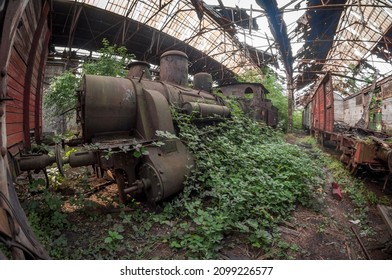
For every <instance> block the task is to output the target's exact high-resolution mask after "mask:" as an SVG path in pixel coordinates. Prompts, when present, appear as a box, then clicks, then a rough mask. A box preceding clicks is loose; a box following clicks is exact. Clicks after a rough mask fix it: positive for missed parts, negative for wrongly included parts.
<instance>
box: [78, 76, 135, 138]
mask: <svg viewBox="0 0 392 280" xmlns="http://www.w3.org/2000/svg"><path fill="white" fill-rule="evenodd" d="M83 85H84V88H83V91H82V93H81V94H82V97H81V98H82V99H81V101H80V104H79V106H78V107H79V108H80V109H82V111H81V118H82V120H83V122H82V128H83V137H84V139H85V141H86V142H90V141H91V140H92V138H94V137H98V136H101V135H109V134H115V133H121V132H127V133H128V134H129V133H131V130H132V129H133V128H134V127H135V124H136V113H137V111H136V110H137V109H136V92H135V89H134V86H133V83H132V81H131V80H128V79H122V78H114V77H103V76H92V75H86V76H84V77H83Z"/></svg>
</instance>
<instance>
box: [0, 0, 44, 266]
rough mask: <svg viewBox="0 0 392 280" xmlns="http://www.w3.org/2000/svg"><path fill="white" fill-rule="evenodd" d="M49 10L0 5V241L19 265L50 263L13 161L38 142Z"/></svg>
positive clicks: (37, 5)
mask: <svg viewBox="0 0 392 280" xmlns="http://www.w3.org/2000/svg"><path fill="white" fill-rule="evenodd" d="M49 9H50V3H49V1H44V0H42V1H28V0H19V1H11V0H6V1H2V3H1V4H0V30H1V33H0V34H1V37H0V67H1V68H0V71H1V75H0V124H1V125H0V151H1V154H0V235H1V236H2V240H6V243H8V244H12V245H9V246H10V252H11V254H12V257H13V258H16V259H22V258H48V255H47V253H46V252H45V250H44V248H43V247H42V246H41V245H40V244H39V243H38V242H37V240H36V238H35V237H34V234H33V232H32V230H31V229H30V227H29V225H28V222H27V219H26V216H25V214H24V211H23V209H22V207H21V206H20V204H19V201H18V199H17V195H16V192H15V189H14V187H13V182H12V177H11V174H10V171H9V170H10V169H9V159H10V158H11V157H12V156H15V155H16V154H17V153H18V151H19V149H21V148H24V147H27V148H28V147H30V146H31V136H34V137H35V140H39V135H40V129H41V96H42V81H43V73H44V67H45V61H46V56H47V52H48V42H49V36H50V32H49V27H48V13H49ZM15 229H17V230H15ZM4 257H5V256H4V255H3V254H2V253H1V251H0V259H1V258H4Z"/></svg>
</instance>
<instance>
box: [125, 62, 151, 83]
mask: <svg viewBox="0 0 392 280" xmlns="http://www.w3.org/2000/svg"><path fill="white" fill-rule="evenodd" d="M127 78H143V79H147V80H152V77H151V72H150V64H149V63H147V62H144V61H134V62H131V63H129V64H128V75H127Z"/></svg>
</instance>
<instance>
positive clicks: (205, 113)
mask: <svg viewBox="0 0 392 280" xmlns="http://www.w3.org/2000/svg"><path fill="white" fill-rule="evenodd" d="M182 109H183V112H185V113H186V114H188V115H192V114H194V115H196V116H198V117H201V118H205V117H214V116H218V117H223V118H227V117H229V116H230V109H229V108H228V107H226V106H222V105H215V104H205V103H199V102H186V103H184V105H183V106H182Z"/></svg>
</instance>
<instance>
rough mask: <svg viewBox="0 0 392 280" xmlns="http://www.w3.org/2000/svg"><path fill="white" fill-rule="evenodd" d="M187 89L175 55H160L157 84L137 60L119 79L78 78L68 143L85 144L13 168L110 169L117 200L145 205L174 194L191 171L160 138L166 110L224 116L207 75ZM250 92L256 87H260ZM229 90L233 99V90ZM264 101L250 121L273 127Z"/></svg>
mask: <svg viewBox="0 0 392 280" xmlns="http://www.w3.org/2000/svg"><path fill="white" fill-rule="evenodd" d="M187 85H188V57H187V55H186V54H185V53H183V52H180V51H168V52H165V53H164V54H162V56H161V63H160V76H159V81H155V80H153V79H152V78H151V73H150V71H149V65H148V64H147V63H145V62H133V63H131V64H130V65H129V72H128V77H127V78H115V77H106V76H105V77H104V76H93V75H85V76H84V77H83V81H82V86H81V89H80V91H79V92H78V100H79V101H78V107H77V120H78V121H79V122H80V124H81V128H82V138H80V139H77V141H73V142H77V143H79V144H89V145H88V148H87V149H86V148H84V149H82V150H80V151H78V152H74V153H71V154H70V156H69V157H68V158H67V159H65V160H64V161H63V159H62V156H61V148H60V146H59V145H57V146H56V153H55V154H56V156H55V157H50V156H48V155H46V154H33V155H25V156H21V157H19V158H18V159H17V168H18V169H19V170H20V171H27V170H34V169H35V170H37V169H43V168H45V167H46V166H48V165H50V164H52V163H54V162H56V163H57V166H58V168H59V170H60V172H61V173H63V167H62V166H63V164H64V163H68V164H69V165H70V166H71V167H80V166H88V165H94V166H96V167H98V168H100V169H101V170H110V171H111V173H112V174H113V175H114V177H115V179H116V183H117V185H118V189H119V195H120V200H121V201H126V200H127V197H128V195H131V196H133V197H134V196H140V195H142V196H145V197H146V198H147V199H148V200H149V201H151V202H157V201H160V200H162V199H165V198H167V197H169V196H171V195H173V194H175V193H177V192H179V191H181V190H182V188H183V186H182V184H183V181H184V178H185V177H186V176H187V175H188V174H189V172H190V169H191V167H192V165H193V158H192V155H191V154H190V153H189V152H188V151H187V149H186V147H185V146H184V144H183V143H182V142H181V141H180V140H179V139H177V138H175V137H169V138H167V137H162V135H167V134H168V133H169V135H174V134H175V133H176V132H175V127H174V125H173V119H172V114H171V110H172V109H171V107H172V108H175V110H177V111H180V112H182V113H185V114H192V115H193V116H194V117H195V119H196V120H198V121H205V120H207V119H208V120H209V121H211V120H217V119H221V118H226V117H229V116H230V110H229V108H228V107H227V106H226V105H225V104H224V101H223V100H222V98H220V97H218V96H217V95H215V94H212V93H211V91H212V77H211V75H210V74H208V73H198V74H196V75H195V76H194V87H193V88H189V87H188V86H187ZM247 88H248V91H249V90H250V91H252V88H254V91H255V94H254V97H253V99H260V98H263V95H262V93H263V94H264V93H265V92H261V91H260V90H257V87H256V86H255V85H248V86H247ZM258 88H261V89H264V88H263V87H262V85H259V87H258ZM265 91H266V90H265ZM230 92H231V93H233V92H235V93H237V94H236V95H238V92H239V91H238V85H237V86H235V88H232V89H231V90H230ZM237 97H240V96H237ZM263 101H264V100H263ZM264 102H266V103H267V105H269V106H264V107H263V109H262V110H259V111H258V112H256V113H255V116H254V117H255V118H256V119H260V120H263V118H264V120H265V119H266V118H267V117H268V116H270V117H269V119H270V121H269V123H270V124H272V125H274V124H275V123H276V120H277V118H276V114H277V110H276V108H275V107H273V106H272V105H271V102H269V101H268V100H267V101H264ZM248 103H249V102H248ZM251 104H256V103H255V102H251ZM263 104H264V103H263ZM274 114H275V117H273V115H274ZM157 143H163V145H161V144H159V145H157ZM85 146H86V145H85ZM135 154H137V155H138V156H136V157H135Z"/></svg>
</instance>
